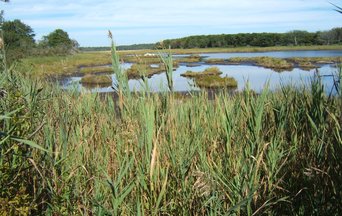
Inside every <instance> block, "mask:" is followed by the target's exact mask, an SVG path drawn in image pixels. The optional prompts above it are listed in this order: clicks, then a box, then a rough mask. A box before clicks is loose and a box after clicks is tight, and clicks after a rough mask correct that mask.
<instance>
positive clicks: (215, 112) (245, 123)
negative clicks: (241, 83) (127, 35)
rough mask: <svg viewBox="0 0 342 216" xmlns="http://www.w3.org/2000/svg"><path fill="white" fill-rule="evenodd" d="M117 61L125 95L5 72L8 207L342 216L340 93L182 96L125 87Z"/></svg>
mask: <svg viewBox="0 0 342 216" xmlns="http://www.w3.org/2000/svg"><path fill="white" fill-rule="evenodd" d="M113 46H114V45H113ZM168 57H169V56H166V59H164V62H165V63H166V65H168V66H166V68H167V70H168V71H169V72H170V74H169V75H168V77H169V79H170V82H169V84H168V87H169V90H170V91H172V58H168ZM118 59H119V58H118V55H117V53H116V50H115V47H114V48H113V49H112V60H113V71H114V72H115V74H116V75H117V77H120V78H119V80H118V83H116V89H117V94H119V95H120V94H121V96H119V99H113V97H112V96H111V95H106V96H104V97H99V95H98V94H87V93H82V92H78V91H69V92H64V91H62V90H60V89H59V87H57V86H51V85H47V84H45V83H40V82H32V81H31V80H29V79H26V78H25V77H21V76H20V75H18V74H15V73H13V74H12V75H11V76H9V77H8V78H6V79H2V82H1V84H2V88H3V89H6V90H7V92H9V93H10V94H8V95H7V96H5V97H2V98H1V99H0V105H1V106H0V108H1V115H2V116H1V119H0V123H1V124H0V126H1V141H0V143H1V160H0V172H1V175H0V181H1V186H2V187H1V188H0V190H1V193H0V202H1V207H3V206H6V208H0V211H1V212H0V213H1V214H20V213H22V214H25V213H26V214H29V213H30V214H33V215H35V214H49V215H227V214H230V215H262V214H269V215H276V214H283V215H314V214H319V215H339V214H341V211H342V209H341V205H340V204H341V196H342V194H341V193H342V188H341V187H342V184H341V182H342V175H341V173H342V172H341V160H342V158H341V157H342V137H341V119H342V113H341V112H342V111H341V106H342V98H341V95H340V93H339V94H337V95H336V96H334V97H331V98H329V97H328V96H327V95H326V94H325V93H324V89H323V87H322V83H321V82H320V79H319V78H317V77H316V78H315V79H314V80H312V82H311V86H308V87H306V88H301V89H300V88H292V87H291V86H282V87H281V88H280V89H279V91H277V92H269V91H268V90H267V89H265V90H264V91H263V92H262V93H261V94H259V95H256V94H253V93H252V92H251V91H249V90H248V89H246V90H245V91H243V92H242V93H240V94H236V95H234V96H231V95H228V94H225V93H224V92H222V93H220V94H219V95H217V97H215V99H214V100H212V101H208V99H207V98H208V97H207V96H208V95H207V93H206V92H205V91H203V92H201V93H200V94H198V95H193V96H192V97H190V98H188V99H186V100H178V99H177V97H175V96H174V95H173V94H172V93H170V92H167V93H163V94H152V93H149V92H146V94H139V95H132V94H129V93H128V92H129V89H127V86H126V84H127V78H126V77H125V76H124V73H122V69H121V68H120V67H119V60H118ZM339 77H340V79H341V73H340V76H339ZM14 80H16V82H13V81H14ZM14 83H17V84H16V85H14ZM12 89H13V90H15V91H9V90H12ZM117 107H119V109H118V108H117ZM4 134H5V135H4ZM6 134H11V135H15V136H17V137H21V138H26V139H27V140H30V141H32V143H36V144H37V145H39V146H40V147H41V148H42V149H43V150H42V149H39V148H37V147H34V146H33V145H27V144H23V143H22V142H18V141H16V140H11V139H8V136H6ZM32 143H31V144H32Z"/></svg>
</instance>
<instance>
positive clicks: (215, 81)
mask: <svg viewBox="0 0 342 216" xmlns="http://www.w3.org/2000/svg"><path fill="white" fill-rule="evenodd" d="M195 84H196V86H198V87H200V88H209V89H212V88H214V89H218V88H219V89H221V88H223V89H224V88H228V87H233V88H236V87H237V86H238V84H237V81H236V80H235V79H234V78H233V77H220V76H218V75H212V76H200V77H196V78H195Z"/></svg>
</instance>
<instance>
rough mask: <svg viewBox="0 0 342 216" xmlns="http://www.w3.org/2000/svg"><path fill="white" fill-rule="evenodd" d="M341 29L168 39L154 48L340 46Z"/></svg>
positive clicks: (341, 39)
mask: <svg viewBox="0 0 342 216" xmlns="http://www.w3.org/2000/svg"><path fill="white" fill-rule="evenodd" d="M341 42H342V28H333V29H331V30H329V31H318V32H308V31H301V30H294V31H290V32H287V33H239V34H220V35H198V36H189V37H184V38H178V39H168V40H164V41H162V42H159V43H157V44H156V47H160V46H162V47H169V46H170V47H171V48H172V49H177V48H181V49H189V48H212V47H243V46H255V47H270V46H303V45H304V46H308V45H330V44H341Z"/></svg>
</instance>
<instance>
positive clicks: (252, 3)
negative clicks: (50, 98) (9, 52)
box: [0, 0, 342, 46]
mask: <svg viewBox="0 0 342 216" xmlns="http://www.w3.org/2000/svg"><path fill="white" fill-rule="evenodd" d="M330 2H332V3H335V4H337V5H342V1H341V0H331V1H330ZM0 4H1V9H4V10H5V19H7V20H13V19H20V20H22V21H23V22H24V23H26V24H28V25H30V26H31V27H32V28H33V29H34V31H35V33H36V39H37V40H39V39H41V37H42V36H43V35H47V34H48V33H49V32H52V31H53V30H55V29H57V28H61V29H63V30H65V31H67V32H68V33H69V35H70V37H71V38H73V39H76V40H77V41H78V42H79V43H80V45H81V46H108V45H109V40H108V37H107V31H108V30H111V31H112V33H113V36H114V38H115V41H116V42H117V44H119V45H124V44H134V43H154V42H157V41H161V40H163V39H169V38H178V37H184V36H189V35H199V34H201V35H206V34H222V33H225V34H230V33H240V32H287V31H290V30H294V29H299V30H308V31H318V30H327V29H331V28H333V27H339V26H341V25H340V23H341V21H342V15H340V14H338V13H337V12H334V11H333V10H332V9H333V6H332V5H330V4H329V2H328V1H327V0H238V1H233V0H120V1H119V0H97V1H93V0H79V1H70V0H45V1H33V0H12V1H11V2H10V3H7V4H5V3H3V2H0Z"/></svg>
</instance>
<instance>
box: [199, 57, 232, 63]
mask: <svg viewBox="0 0 342 216" xmlns="http://www.w3.org/2000/svg"><path fill="white" fill-rule="evenodd" d="M204 62H205V63H207V64H229V62H228V61H227V59H223V58H211V59H206V60H204Z"/></svg>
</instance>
